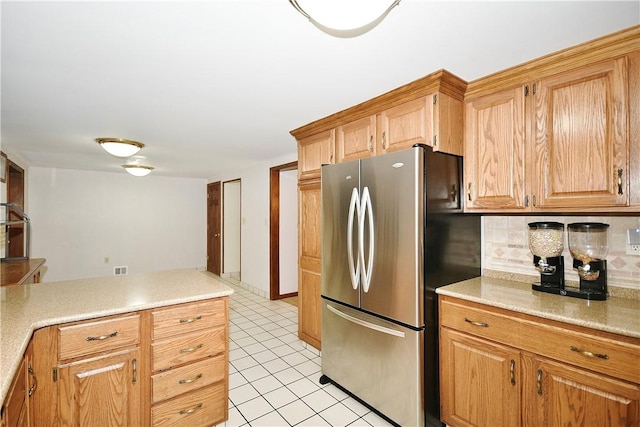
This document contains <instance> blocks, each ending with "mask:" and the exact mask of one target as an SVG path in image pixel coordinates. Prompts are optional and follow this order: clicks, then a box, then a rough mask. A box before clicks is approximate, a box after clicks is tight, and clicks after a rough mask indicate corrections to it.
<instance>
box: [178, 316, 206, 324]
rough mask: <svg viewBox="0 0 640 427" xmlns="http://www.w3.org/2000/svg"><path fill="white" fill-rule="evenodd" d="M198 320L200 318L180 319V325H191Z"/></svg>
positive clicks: (200, 317)
mask: <svg viewBox="0 0 640 427" xmlns="http://www.w3.org/2000/svg"><path fill="white" fill-rule="evenodd" d="M200 319H202V316H196V317H189V318H188V319H180V323H193V322H195V321H196V320H200Z"/></svg>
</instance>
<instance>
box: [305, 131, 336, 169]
mask: <svg viewBox="0 0 640 427" xmlns="http://www.w3.org/2000/svg"><path fill="white" fill-rule="evenodd" d="M335 141H336V140H335V130H333V129H331V130H328V131H326V132H321V133H319V134H317V135H313V136H309V137H307V138H303V139H301V140H300V141H298V173H299V175H298V179H310V178H320V167H321V166H322V165H323V164H332V163H333V162H334V152H335Z"/></svg>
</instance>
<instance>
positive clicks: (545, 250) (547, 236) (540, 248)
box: [529, 222, 564, 262]
mask: <svg viewBox="0 0 640 427" xmlns="http://www.w3.org/2000/svg"><path fill="white" fill-rule="evenodd" d="M529 249H530V250H531V253H532V254H533V255H534V256H538V257H540V258H541V259H542V260H544V261H545V262H546V259H547V258H551V257H558V256H560V255H562V251H563V250H564V224H562V223H560V222H530V223H529Z"/></svg>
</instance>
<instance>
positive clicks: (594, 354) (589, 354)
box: [569, 345, 609, 360]
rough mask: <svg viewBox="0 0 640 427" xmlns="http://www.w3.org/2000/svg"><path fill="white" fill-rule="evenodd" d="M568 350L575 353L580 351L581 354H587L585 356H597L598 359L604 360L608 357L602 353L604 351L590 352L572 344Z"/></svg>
mask: <svg viewBox="0 0 640 427" xmlns="http://www.w3.org/2000/svg"><path fill="white" fill-rule="evenodd" d="M569 350H571V351H575V352H576V353H580V354H581V355H583V356H587V357H597V358H599V359H605V360H607V359H609V356H608V355H606V354H604V353H592V352H590V351H587V350H581V349H579V348H578V347H576V346H573V345H572V346H571V347H569Z"/></svg>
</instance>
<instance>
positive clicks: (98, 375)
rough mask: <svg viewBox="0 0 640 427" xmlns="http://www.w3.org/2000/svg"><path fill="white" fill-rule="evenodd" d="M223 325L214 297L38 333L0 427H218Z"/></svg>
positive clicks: (224, 306)
mask: <svg viewBox="0 0 640 427" xmlns="http://www.w3.org/2000/svg"><path fill="white" fill-rule="evenodd" d="M228 319H229V302H228V297H221V298H215V299H210V300H204V301H198V302H192V303H185V304H178V305H172V306H167V307H162V308H156V309H150V310H143V311H138V312H133V313H126V314H122V315H116V316H109V317H104V318H98V319H91V320H86V321H79V322H73V323H68V324H62V325H56V326H50V327H46V328H42V329H38V330H36V331H35V332H34V334H33V337H32V339H31V342H30V343H29V346H28V349H27V352H26V353H25V357H24V359H23V361H22V363H21V366H20V368H19V370H18V372H17V373H16V375H15V379H14V382H13V383H12V386H11V387H12V388H11V389H10V391H9V394H8V395H7V398H6V399H5V402H4V404H3V410H2V418H1V423H0V427H9V426H11V427H14V426H61V427H62V426H91V427H93V426H109V427H112V426H129V427H139V426H150V425H154V426H185V427H187V426H188V427H196V426H212V425H216V424H219V423H221V422H224V421H225V420H226V419H227V418H228V403H227V402H228V394H229V391H228V389H229V386H228V377H229V366H228V365H229V356H228V348H229V345H228V336H229V329H228Z"/></svg>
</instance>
